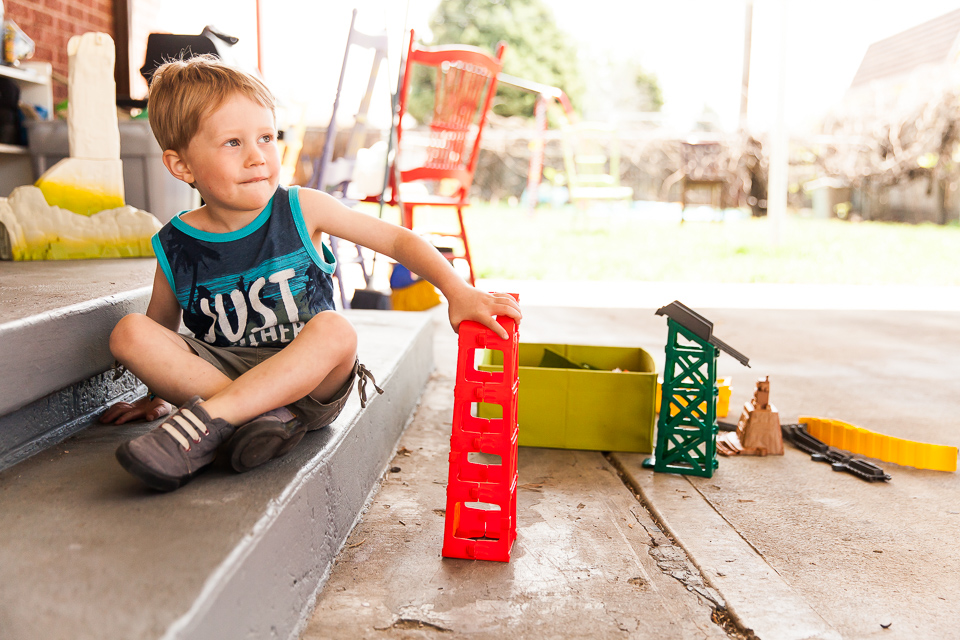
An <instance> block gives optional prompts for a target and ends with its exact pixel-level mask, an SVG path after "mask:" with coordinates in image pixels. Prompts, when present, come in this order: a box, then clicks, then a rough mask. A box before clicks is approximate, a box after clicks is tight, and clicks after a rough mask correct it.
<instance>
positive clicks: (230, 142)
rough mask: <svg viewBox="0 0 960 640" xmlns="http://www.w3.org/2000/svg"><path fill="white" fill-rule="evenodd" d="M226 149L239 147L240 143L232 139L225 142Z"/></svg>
mask: <svg viewBox="0 0 960 640" xmlns="http://www.w3.org/2000/svg"><path fill="white" fill-rule="evenodd" d="M225 144H226V145H227V146H228V147H239V146H240V141H239V140H237V139H236V138H234V139H233V140H227V141H226V143H225Z"/></svg>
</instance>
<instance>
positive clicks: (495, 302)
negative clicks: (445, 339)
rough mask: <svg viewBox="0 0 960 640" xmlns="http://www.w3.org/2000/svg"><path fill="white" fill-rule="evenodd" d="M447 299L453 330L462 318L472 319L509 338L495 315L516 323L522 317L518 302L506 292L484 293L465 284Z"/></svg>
mask: <svg viewBox="0 0 960 640" xmlns="http://www.w3.org/2000/svg"><path fill="white" fill-rule="evenodd" d="M447 301H448V302H449V304H450V310H449V313H450V324H451V326H453V330H454V331H457V330H458V329H459V328H460V323H461V322H463V321H464V320H473V321H474V322H479V323H480V324H482V325H483V326H485V327H487V328H488V329H491V330H492V331H493V332H494V333H496V334H497V335H498V336H500V337H501V338H503V339H504V340H506V339H507V338H509V336H508V335H507V331H506V329H504V328H503V327H501V326H500V323H499V322H497V319H496V316H508V317H510V318H513V319H514V320H516V321H517V324H518V325H519V324H520V319H521V318H522V317H523V314H521V313H520V303H518V302H517V301H516V300H515V299H514V298H513V296H511V295H510V294H508V293H486V292H484V291H480V290H479V289H475V288H473V287H471V286H467V287H466V288H465V289H463V290H462V291H460V292H458V293H457V294H455V295H453V296H452V297H449V296H448V297H447Z"/></svg>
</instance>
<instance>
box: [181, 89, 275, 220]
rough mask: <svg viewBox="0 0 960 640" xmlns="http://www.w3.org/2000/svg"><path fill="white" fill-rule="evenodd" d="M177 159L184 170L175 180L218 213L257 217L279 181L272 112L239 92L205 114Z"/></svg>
mask: <svg viewBox="0 0 960 640" xmlns="http://www.w3.org/2000/svg"><path fill="white" fill-rule="evenodd" d="M179 156H180V159H181V160H182V167H183V168H184V169H185V171H183V173H182V175H180V176H178V177H180V179H181V180H184V181H186V182H188V183H192V184H193V185H194V186H195V187H196V188H197V191H199V192H200V195H201V196H203V199H204V202H206V204H207V206H208V207H210V208H212V209H216V210H217V211H219V212H222V213H230V212H242V213H247V212H254V211H256V212H258V213H259V212H260V211H261V210H262V209H263V208H264V207H265V206H266V205H267V202H269V201H270V198H271V197H272V196H273V194H274V192H275V191H276V189H277V184H278V183H279V181H280V152H279V149H278V148H277V130H276V126H275V124H274V118H273V113H272V112H271V111H270V109H268V108H266V107H263V106H261V105H259V104H257V103H256V102H254V101H252V100H250V99H249V98H247V97H246V96H244V95H242V94H234V95H232V96H230V97H228V98H227V99H226V100H225V101H224V103H223V104H222V105H220V107H219V108H218V109H215V110H213V111H211V112H210V113H208V114H207V115H205V116H204V117H203V119H202V120H201V121H200V128H199V129H198V130H197V133H196V135H195V136H194V137H193V139H191V140H190V144H189V145H188V146H187V148H186V150H185V151H183V152H182V153H180V154H179Z"/></svg>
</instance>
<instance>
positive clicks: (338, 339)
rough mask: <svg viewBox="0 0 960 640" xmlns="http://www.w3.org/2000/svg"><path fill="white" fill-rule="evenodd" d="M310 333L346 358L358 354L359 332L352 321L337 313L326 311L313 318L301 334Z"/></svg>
mask: <svg viewBox="0 0 960 640" xmlns="http://www.w3.org/2000/svg"><path fill="white" fill-rule="evenodd" d="M306 331H309V332H310V333H311V334H313V335H316V336H317V337H318V338H319V339H322V340H323V341H324V342H326V343H328V344H329V345H330V347H332V348H334V349H337V350H339V351H342V352H343V356H344V358H352V357H353V356H355V355H356V353H357V330H356V329H354V328H353V325H352V324H350V321H349V320H347V319H346V318H345V317H343V316H342V315H341V314H339V313H337V312H336V311H324V312H322V313H319V314H317V315H316V316H314V317H313V318H311V319H310V320H309V321H308V322H307V325H306V326H305V327H304V328H303V330H302V331H301V332H300V333H301V335H302V334H303V333H304V332H306Z"/></svg>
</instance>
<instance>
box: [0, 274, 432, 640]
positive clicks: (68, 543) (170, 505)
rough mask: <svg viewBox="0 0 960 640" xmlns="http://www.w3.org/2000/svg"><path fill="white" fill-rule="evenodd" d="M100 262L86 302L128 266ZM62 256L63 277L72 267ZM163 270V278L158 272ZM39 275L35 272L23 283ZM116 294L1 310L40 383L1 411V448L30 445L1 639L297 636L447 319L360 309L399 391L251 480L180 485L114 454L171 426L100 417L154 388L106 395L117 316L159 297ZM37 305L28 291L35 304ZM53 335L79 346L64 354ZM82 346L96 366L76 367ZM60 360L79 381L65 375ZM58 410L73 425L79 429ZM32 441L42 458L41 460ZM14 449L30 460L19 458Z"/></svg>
mask: <svg viewBox="0 0 960 640" xmlns="http://www.w3.org/2000/svg"><path fill="white" fill-rule="evenodd" d="M98 262H100V263H101V264H94V263H84V264H79V265H78V264H76V263H75V264H74V265H73V267H74V269H77V270H81V271H82V270H87V271H85V272H84V275H83V277H84V278H86V280H85V282H90V283H91V285H90V287H87V289H86V290H85V291H86V294H89V292H90V288H96V286H95V285H97V286H99V284H105V282H104V281H103V280H102V278H101V276H103V275H104V274H103V273H101V272H98V269H114V268H116V267H119V266H123V265H122V264H121V263H123V262H124V261H112V262H114V263H115V264H113V265H110V264H106V265H104V264H103V263H108V262H111V261H98ZM6 266H7V265H4V267H6ZM56 266H57V267H58V268H57V269H49V268H47V271H48V272H59V271H58V270H59V269H61V268H62V265H56ZM131 266H133V267H136V266H137V265H136V264H135V263H133V262H132V263H131ZM146 268H148V269H149V272H150V273H152V265H146ZM43 269H44V267H40V270H41V271H42V270H43ZM94 272H97V273H94ZM34 273H36V272H35V271H30V270H21V271H20V275H21V276H24V275H25V274H27V275H29V274H34ZM91 274H92V275H91ZM46 275H48V276H53V275H55V274H53V273H47V274H46ZM141 275H142V274H141ZM7 276H10V272H9V271H4V272H3V273H2V274H0V281H2V280H3V279H4V277H7ZM11 277H12V276H11ZM78 277H79V276H78ZM110 277H113V276H112V275H111V276H110ZM25 281H26V282H28V283H29V281H30V277H26V278H20V279H19V280H17V282H20V283H23V282H25ZM41 281H43V278H40V279H39V280H37V281H36V282H35V283H34V285H35V286H34V288H33V289H31V288H29V287H28V288H27V289H22V292H23V291H27V292H33V291H34V289H35V288H36V286H41V285H40V284H38V283H40V282H41ZM106 282H111V281H110V280H107V281H106ZM112 282H113V283H116V282H118V279H117V278H116V277H113V280H112ZM0 283H2V282H0ZM18 286H21V287H22V286H23V285H18ZM4 288H5V287H4ZM80 288H81V289H83V287H80ZM122 289H123V288H122V287H121V290H122ZM116 290H117V285H115V284H114V285H112V286H111V287H110V288H109V289H108V290H106V291H103V292H100V293H103V294H104V295H100V296H97V295H94V296H89V295H87V296H86V297H90V298H91V299H90V300H87V301H86V302H78V301H77V300H76V298H77V297H81V298H82V297H84V296H85V295H86V294H85V293H84V292H83V291H81V292H73V293H70V292H67V293H69V295H66V296H65V299H61V300H60V302H61V303H63V302H67V303H68V304H67V305H66V307H67V309H66V311H64V308H62V307H56V303H47V306H48V307H53V308H45V309H44V308H31V309H29V310H28V313H25V314H22V317H14V318H10V317H9V314H10V311H9V310H8V312H7V314H6V316H0V329H3V330H4V331H7V332H8V333H5V334H3V335H2V336H0V337H3V340H4V341H3V343H2V344H3V345H4V349H3V358H4V361H3V363H2V366H3V367H4V370H6V371H8V372H11V373H10V374H8V376H10V377H17V376H16V372H17V371H18V369H25V368H30V369H31V373H30V375H34V376H38V377H34V378H29V376H28V375H27V373H24V374H23V375H22V376H19V379H20V380H21V381H22V384H20V385H17V384H14V383H12V382H10V381H5V382H4V383H3V385H0V390H2V391H3V399H4V401H5V402H6V403H7V405H8V406H14V407H16V408H14V409H13V410H12V411H10V412H7V413H6V415H4V416H3V417H2V418H0V442H4V440H3V438H4V437H6V441H7V442H8V443H9V442H12V441H16V440H17V438H19V439H20V442H21V444H20V446H19V449H17V448H16V447H13V449H11V448H9V447H8V449H7V464H8V467H7V468H6V469H5V470H3V471H0V538H2V539H3V540H4V544H3V545H0V638H11V639H17V638H38V637H43V638H70V639H76V638H97V639H102V638H205V639H206V638H239V637H254V638H263V637H289V636H290V635H291V634H292V633H295V631H296V630H297V629H298V628H299V626H300V625H301V624H302V621H303V619H304V617H305V616H306V615H307V614H308V613H309V609H310V608H312V606H313V603H314V599H315V595H316V593H317V591H318V590H319V589H320V587H321V586H322V584H323V582H324V580H325V579H326V576H327V575H328V572H329V569H330V566H331V564H332V562H333V559H334V557H335V555H336V553H337V552H338V551H339V549H340V548H341V546H342V544H343V541H344V540H345V538H346V536H347V534H348V533H349V532H350V530H351V529H352V528H353V525H354V523H355V522H356V521H357V519H358V518H359V516H360V513H361V511H362V509H363V508H364V505H365V504H366V502H367V500H368V498H369V496H370V495H371V493H372V492H373V491H374V490H375V488H376V486H377V483H378V482H379V480H380V478H381V476H382V473H383V470H384V468H385V465H386V464H387V462H388V461H389V460H390V458H391V456H392V454H393V451H394V448H395V445H396V442H397V440H398V439H399V437H400V435H401V433H402V431H403V429H404V427H405V426H406V424H407V421H408V420H409V417H410V416H411V414H412V411H413V409H414V408H415V406H416V404H417V402H418V401H419V398H420V394H421V391H422V389H423V386H424V385H425V383H426V380H427V378H428V377H429V375H430V372H431V370H432V368H433V347H432V345H433V338H432V336H433V321H432V319H431V316H430V315H429V314H417V313H404V312H384V311H349V312H347V315H348V317H349V318H350V320H351V322H353V324H354V326H355V327H356V328H357V332H358V334H359V339H360V359H361V362H363V363H364V364H366V365H367V366H368V367H369V368H370V369H371V370H372V371H373V373H374V375H375V376H376V378H377V382H378V383H379V384H380V386H381V387H383V388H384V390H385V393H384V394H383V395H382V396H377V395H376V394H375V393H374V394H373V395H374V397H373V399H372V400H371V401H370V402H369V403H368V405H367V407H366V409H361V408H360V403H359V399H358V397H357V395H356V394H353V396H352V397H351V398H350V400H349V402H348V403H347V406H346V408H345V409H344V411H343V413H342V414H341V416H340V417H339V418H338V419H337V421H336V422H335V423H334V424H333V425H331V426H330V427H328V428H326V429H323V430H320V431H317V432H311V433H309V434H307V436H306V437H305V438H304V439H303V441H302V442H301V443H300V445H298V447H297V448H296V449H295V450H294V451H293V452H291V453H290V454H288V455H287V456H286V457H285V458H283V459H280V460H276V461H272V462H270V463H268V464H266V465H264V466H263V467H260V468H258V469H256V470H254V471H251V472H250V473H247V474H243V475H238V474H235V473H233V472H232V471H231V470H230V469H229V468H227V467H225V466H224V465H222V464H220V463H219V462H218V463H215V464H214V465H213V467H212V468H211V469H210V470H208V471H207V472H205V473H204V474H202V475H201V476H199V477H198V478H196V479H194V480H193V481H192V482H191V483H190V484H188V485H186V486H185V487H183V488H181V489H180V490H178V491H176V492H173V493H170V494H160V493H156V492H154V491H151V490H149V489H147V488H145V487H144V486H143V485H141V484H140V483H139V481H137V480H135V479H134V478H133V477H131V476H129V475H128V474H127V473H126V472H125V471H123V469H122V468H121V467H120V466H119V464H118V463H117V462H116V460H115V458H114V451H115V450H116V448H117V446H118V445H119V444H120V443H121V442H123V441H125V440H128V439H130V438H133V437H135V436H137V435H139V434H140V433H143V432H145V431H147V430H149V429H150V428H152V427H153V426H155V424H156V423H150V424H144V423H141V424H138V425H127V426H119V427H118V426H106V425H100V424H97V423H95V422H92V417H93V415H94V414H95V413H96V412H97V411H99V409H100V408H101V407H102V405H103V404H104V403H105V402H106V401H109V399H110V397H111V396H113V397H115V396H116V394H117V393H120V394H121V395H122V394H128V395H134V396H135V395H136V394H137V393H138V392H139V391H140V390H138V389H137V388H136V382H135V381H134V383H133V385H134V386H133V387H131V388H128V389H125V388H122V383H123V381H120V382H119V383H118V384H119V385H120V387H117V388H114V389H106V390H105V389H104V387H108V386H110V381H108V380H107V379H106V378H105V377H104V374H102V373H99V372H101V371H103V367H105V366H109V363H110V361H109V359H107V360H104V350H105V349H106V341H105V337H106V335H107V334H108V333H109V329H110V328H111V327H112V321H113V320H111V319H110V318H112V317H113V316H114V315H115V316H116V317H120V316H121V315H123V313H125V312H128V311H129V310H139V309H137V305H138V304H141V302H142V303H143V304H144V305H145V300H142V301H141V300H140V296H141V292H140V291H138V290H137V288H136V287H134V288H129V289H127V290H126V291H125V292H122V293H116ZM110 291H112V292H110ZM0 298H2V295H0ZM38 301H39V298H38V299H37V300H34V301H33V302H38ZM0 302H2V299H0ZM33 302H31V298H30V296H29V295H28V296H21V299H20V303H21V304H20V307H19V308H20V309H22V308H23V305H24V304H26V305H27V306H30V304H33ZM38 304H39V302H38ZM39 306H43V305H42V304H40V305H39ZM25 319H26V320H25ZM44 336H47V337H46V338H44ZM53 336H57V337H58V338H59V339H60V340H61V344H70V345H79V346H71V348H70V349H61V350H60V353H59V355H58V354H57V351H56V349H55V344H56V342H57V340H56V339H54V338H53ZM8 338H11V340H12V341H13V342H15V343H18V344H15V345H11V340H8ZM8 345H11V346H8ZM30 345H32V348H30ZM83 345H86V347H84V346H83ZM91 345H92V346H91ZM76 349H80V352H79V353H80V354H81V355H82V354H83V353H87V354H88V356H89V358H88V359H89V360H90V361H91V362H92V363H93V364H92V365H91V364H90V362H87V363H85V364H84V365H83V366H79V365H77V364H76V363H75V362H74V360H75V359H76V357H78V356H77V353H78V352H77V351H76ZM83 349H87V351H83ZM17 354H19V355H17ZM57 357H58V358H59V362H61V363H62V364H63V367H64V368H66V369H70V370H72V373H68V374H65V375H61V374H64V372H60V373H57V372H55V371H54V372H50V371H49V368H50V367H51V366H52V365H55V364H56V362H57ZM106 357H107V358H109V356H108V355H107V356H106ZM33 361H36V362H38V363H45V364H36V365H35V366H34V365H33V364H31V362H33ZM105 362H106V364H104V363H105ZM84 366H85V367H92V369H91V370H92V371H93V373H92V374H91V373H89V371H87V370H84V369H83V367H84ZM77 376H79V377H78V378H77V379H78V380H79V381H78V382H64V381H65V380H69V379H71V377H77ZM83 376H86V377H83ZM37 385H40V391H43V392H44V393H45V395H44V394H39V393H38V389H37ZM58 385H62V386H58ZM368 389H369V387H368ZM71 403H73V404H71ZM84 403H86V404H84ZM77 404H79V405H80V406H81V408H82V409H84V411H81V412H78V411H77ZM7 405H5V406H7ZM58 417H65V418H67V422H66V427H65V426H64V423H63V422H62V421H61V422H59V423H58V422H57V419H58ZM51 425H52V429H53V432H51ZM71 433H72V435H70V434H71ZM24 434H26V436H25V435H24ZM31 434H32V435H31ZM67 436H69V437H67ZM24 437H26V438H27V445H28V446H27V449H29V451H27V453H29V454H32V455H30V457H27V458H26V459H23V455H24V451H25V448H24V446H23V444H22V442H23V440H24ZM31 437H32V438H33V440H29V438H31ZM63 438H66V439H63ZM50 442H55V444H53V445H52V446H51V445H50V444H49V443H50ZM15 444H16V443H15ZM10 451H14V453H16V454H17V455H20V456H21V457H20V458H19V459H14V460H12V461H11V458H10ZM18 452H19V453H18ZM18 460H19V461H18Z"/></svg>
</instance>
